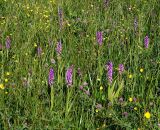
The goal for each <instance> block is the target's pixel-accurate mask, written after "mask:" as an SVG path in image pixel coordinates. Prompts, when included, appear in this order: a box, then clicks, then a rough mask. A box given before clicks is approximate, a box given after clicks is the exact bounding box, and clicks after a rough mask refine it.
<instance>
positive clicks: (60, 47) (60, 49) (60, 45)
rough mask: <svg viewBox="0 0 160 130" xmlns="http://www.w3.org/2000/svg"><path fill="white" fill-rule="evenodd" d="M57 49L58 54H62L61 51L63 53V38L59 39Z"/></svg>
mask: <svg viewBox="0 0 160 130" xmlns="http://www.w3.org/2000/svg"><path fill="white" fill-rule="evenodd" d="M56 51H57V54H58V56H60V55H61V53H62V43H61V40H59V41H58V42H57V47H56Z"/></svg>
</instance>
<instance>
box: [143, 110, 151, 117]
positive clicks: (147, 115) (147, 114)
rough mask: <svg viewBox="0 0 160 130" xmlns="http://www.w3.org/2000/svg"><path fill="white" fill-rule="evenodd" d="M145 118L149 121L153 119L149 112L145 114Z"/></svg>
mask: <svg viewBox="0 0 160 130" xmlns="http://www.w3.org/2000/svg"><path fill="white" fill-rule="evenodd" d="M144 117H145V118H147V119H150V118H151V114H150V113H149V112H148V111H147V112H146V113H144Z"/></svg>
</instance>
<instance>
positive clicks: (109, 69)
mask: <svg viewBox="0 0 160 130" xmlns="http://www.w3.org/2000/svg"><path fill="white" fill-rule="evenodd" d="M106 68H107V77H108V81H109V83H110V84H111V83H112V80H113V79H112V75H113V64H112V62H108V64H107V65H106Z"/></svg>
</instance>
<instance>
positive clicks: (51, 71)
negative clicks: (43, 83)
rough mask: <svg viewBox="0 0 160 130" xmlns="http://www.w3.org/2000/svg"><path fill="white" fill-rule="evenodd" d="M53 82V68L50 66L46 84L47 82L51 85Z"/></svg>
mask: <svg viewBox="0 0 160 130" xmlns="http://www.w3.org/2000/svg"><path fill="white" fill-rule="evenodd" d="M53 82H54V70H53V68H50V70H49V76H48V84H49V86H52V85H53Z"/></svg>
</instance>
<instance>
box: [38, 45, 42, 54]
mask: <svg viewBox="0 0 160 130" xmlns="http://www.w3.org/2000/svg"><path fill="white" fill-rule="evenodd" d="M37 54H38V56H41V54H42V48H41V47H40V46H38V48H37Z"/></svg>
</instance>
